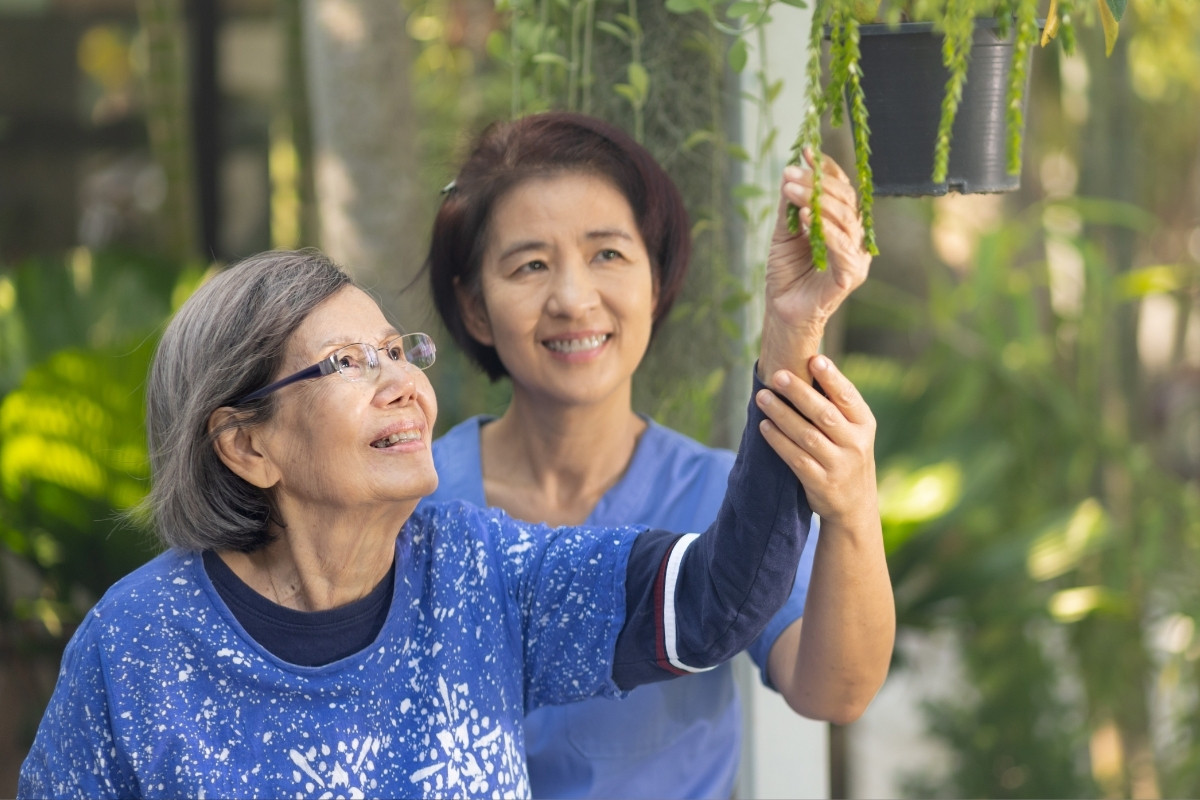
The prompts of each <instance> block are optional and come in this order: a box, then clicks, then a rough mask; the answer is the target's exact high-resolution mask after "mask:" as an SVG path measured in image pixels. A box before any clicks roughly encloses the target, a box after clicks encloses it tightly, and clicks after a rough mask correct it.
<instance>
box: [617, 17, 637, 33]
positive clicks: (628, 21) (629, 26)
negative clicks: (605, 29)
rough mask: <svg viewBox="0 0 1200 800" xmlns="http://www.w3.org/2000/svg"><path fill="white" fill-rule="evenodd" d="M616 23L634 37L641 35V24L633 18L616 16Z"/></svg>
mask: <svg viewBox="0 0 1200 800" xmlns="http://www.w3.org/2000/svg"><path fill="white" fill-rule="evenodd" d="M616 20H617V22H619V23H621V24H622V25H624V26H625V30H627V31H629V32H630V33H631V34H633V35H634V36H641V35H642V23H640V22H638V21H637V19H635V18H634V17H631V16H629V15H628V14H617V15H616Z"/></svg>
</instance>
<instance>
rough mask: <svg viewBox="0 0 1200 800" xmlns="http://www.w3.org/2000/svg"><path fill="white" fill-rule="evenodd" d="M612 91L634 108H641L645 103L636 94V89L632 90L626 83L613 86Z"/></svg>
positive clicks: (642, 98)
mask: <svg viewBox="0 0 1200 800" xmlns="http://www.w3.org/2000/svg"><path fill="white" fill-rule="evenodd" d="M613 91H614V92H616V93H617V94H619V95H620V96H621V97H624V98H625V99H626V100H628V101H629V103H630V105H632V106H633V107H634V108H641V107H642V104H643V103H644V102H645V98H644V97H642V96H641V95H639V94H638V92H637V89H634V88H633V87H632V86H630V85H629V84H628V83H618V84H616V85H614V86H613Z"/></svg>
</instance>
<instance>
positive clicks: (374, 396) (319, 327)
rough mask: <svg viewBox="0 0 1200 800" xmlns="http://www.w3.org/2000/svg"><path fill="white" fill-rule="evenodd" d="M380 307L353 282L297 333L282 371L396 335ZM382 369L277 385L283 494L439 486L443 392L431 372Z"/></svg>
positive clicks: (328, 504)
mask: <svg viewBox="0 0 1200 800" xmlns="http://www.w3.org/2000/svg"><path fill="white" fill-rule="evenodd" d="M396 333H397V331H396V329H395V328H394V327H393V326H392V325H390V324H389V323H388V321H387V320H386V319H385V318H384V316H383V313H382V312H381V311H380V310H379V306H377V305H376V304H375V301H374V300H372V299H371V298H370V297H369V296H368V295H367V294H365V293H364V292H363V291H361V290H360V289H357V288H354V287H347V288H344V289H342V290H340V291H339V292H338V293H337V294H335V295H333V296H332V297H330V298H329V299H328V300H326V301H325V302H323V303H322V304H321V305H319V306H317V308H316V309H314V310H313V312H312V313H311V314H309V316H308V318H307V319H305V320H304V322H303V323H302V324H301V325H300V327H299V328H298V329H297V330H296V332H295V333H294V334H293V335H292V338H291V340H290V341H289V343H288V348H287V357H286V359H285V363H284V365H283V367H282V369H281V370H280V375H279V376H276V377H280V376H283V375H287V374H290V373H291V372H294V371H296V370H299V369H303V368H304V367H306V366H308V365H309V364H313V363H315V362H317V361H318V360H320V359H321V358H324V357H326V356H328V355H329V354H331V353H332V352H333V351H335V350H337V349H338V348H339V347H344V346H345V345H348V344H352V343H355V342H364V343H367V344H370V345H374V346H376V347H378V346H380V345H382V344H383V343H384V342H385V341H387V340H388V339H390V338H391V337H393V336H395V335H396ZM379 362H380V367H379V370H378V372H376V373H375V374H374V375H373V376H367V377H364V378H363V379H361V380H358V381H353V382H352V381H347V380H345V379H344V378H343V377H342V376H341V375H340V374H336V373H335V374H331V375H326V376H324V377H321V378H316V379H313V380H308V381H302V382H300V383H297V384H294V385H292V386H288V387H286V388H284V389H281V390H280V391H279V392H278V397H277V399H276V402H277V403H278V411H277V413H276V414H275V416H274V417H273V418H272V420H271V422H269V423H268V424H267V425H266V426H264V427H265V430H262V431H260V435H262V436H263V440H264V450H265V451H266V454H267V455H268V457H269V458H270V459H271V460H272V463H273V464H274V466H275V470H276V474H277V475H278V482H277V483H276V485H275V486H274V490H275V491H276V492H277V493H279V496H278V498H277V499H278V500H279V501H280V502H281V503H288V502H289V501H290V502H293V503H299V504H300V505H301V506H305V505H308V504H316V505H318V506H320V507H321V508H322V509H323V510H326V511H327V510H331V509H337V508H346V509H351V508H353V507H356V506H362V505H367V504H372V503H377V502H390V501H398V500H409V499H412V500H418V499H420V498H421V497H424V496H425V495H428V494H430V493H431V492H432V491H433V490H434V489H436V488H437V473H436V472H435V471H434V467H433V454H432V450H431V448H430V445H431V443H432V440H433V425H434V421H435V420H436V418H437V400H436V398H435V397H434V393H433V387H432V386H431V385H430V383H429V379H428V378H427V377H426V376H425V373H424V372H422V371H421V370H419V369H417V368H416V367H414V366H411V365H409V364H407V363H406V362H402V361H401V362H397V361H392V360H391V359H389V358H382V357H381V358H380V359H379Z"/></svg>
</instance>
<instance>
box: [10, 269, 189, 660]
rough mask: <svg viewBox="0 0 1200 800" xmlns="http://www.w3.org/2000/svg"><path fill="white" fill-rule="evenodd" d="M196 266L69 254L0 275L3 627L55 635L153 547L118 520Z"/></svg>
mask: <svg viewBox="0 0 1200 800" xmlns="http://www.w3.org/2000/svg"><path fill="white" fill-rule="evenodd" d="M197 278H198V275H197V274H196V273H194V272H188V271H185V272H184V273H183V275H182V277H181V272H180V269H179V267H178V266H177V265H174V264H171V263H168V262H165V261H163V260H160V259H156V258H153V257H149V256H146V255H133V254H129V253H120V252H111V253H92V252H90V251H87V250H83V249H76V250H73V251H70V252H69V253H68V254H67V255H66V256H65V257H64V258H63V259H60V260H52V259H32V260H29V261H27V262H24V263H22V264H19V265H17V266H16V267H15V268H13V269H11V270H5V271H3V272H0V294H2V295H4V296H5V297H6V298H7V300H6V302H4V303H3V305H0V332H2V334H0V337H2V338H0V355H2V356H3V363H4V365H5V370H4V371H3V374H2V376H0V378H2V379H3V381H4V382H3V384H2V385H0V389H2V393H0V541H3V543H4V547H5V550H6V551H7V553H8V554H9V555H10V557H15V558H16V559H18V560H19V562H20V563H21V564H22V565H23V568H24V569H25V570H26V571H32V572H33V574H35V575H36V576H37V577H38V588H37V591H36V592H33V593H27V592H23V591H20V590H19V589H18V588H17V587H15V586H13V585H11V583H12V582H11V580H10V576H11V575H13V574H16V573H14V572H13V571H12V569H13V568H14V566H15V565H14V564H13V563H12V562H8V563H5V564H4V565H3V567H4V569H0V582H2V583H0V589H2V590H3V591H0V626H9V625H16V626H23V625H25V624H26V623H28V622H30V621H36V622H38V623H39V624H40V625H41V626H42V627H43V628H44V629H45V631H47V632H48V633H50V634H52V635H55V636H61V635H62V634H63V633H64V632H69V630H70V626H71V625H72V624H73V623H75V622H77V621H78V619H79V617H80V615H81V614H82V612H83V611H84V610H86V608H87V607H88V606H89V605H90V604H91V603H93V602H94V601H95V600H96V599H97V598H98V597H99V595H100V594H101V593H103V592H104V590H105V589H107V588H108V586H109V585H111V584H112V583H113V582H114V581H115V580H116V579H117V578H119V577H121V576H122V575H124V574H125V573H127V572H129V571H130V570H131V569H133V568H134V567H136V566H138V565H139V564H141V563H142V562H144V561H145V560H146V559H147V558H149V557H150V555H152V554H153V553H154V552H155V551H156V549H157V547H156V545H155V544H154V542H153V538H152V536H151V535H150V534H149V533H148V532H146V531H145V530H141V529H139V528H137V527H136V526H135V525H133V524H132V523H131V522H130V521H129V520H128V519H126V518H125V517H124V512H125V511H126V510H128V509H130V508H132V507H133V506H135V505H136V504H137V503H138V502H139V501H140V500H141V498H142V497H143V496H144V494H145V492H146V489H147V481H148V478H149V474H148V464H147V457H146V445H145V430H144V427H143V424H142V420H143V384H144V382H145V378H146V374H147V371H148V369H149V365H150V358H151V356H152V354H153V351H154V346H155V344H156V342H157V340H158V333H159V330H160V328H161V326H162V324H163V322H164V320H165V319H166V318H167V316H168V315H169V314H170V312H171V309H172V308H173V305H174V304H175V303H176V302H178V301H179V300H180V299H181V297H182V296H184V295H186V293H187V292H188V290H189V288H190V287H191V286H192V285H194V283H195V281H196V280H197Z"/></svg>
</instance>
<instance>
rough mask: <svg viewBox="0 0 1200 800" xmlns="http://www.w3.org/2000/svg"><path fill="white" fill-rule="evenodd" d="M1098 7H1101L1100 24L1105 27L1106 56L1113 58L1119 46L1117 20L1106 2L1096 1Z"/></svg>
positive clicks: (1102, 0)
mask: <svg viewBox="0 0 1200 800" xmlns="http://www.w3.org/2000/svg"><path fill="white" fill-rule="evenodd" d="M1096 5H1097V6H1099V7H1100V23H1101V24H1102V25H1103V26H1104V55H1106V56H1111V55H1112V51H1113V47H1114V46H1115V45H1116V44H1117V18H1116V17H1114V16H1113V13H1112V9H1111V8H1109V7H1108V3H1106V2H1105V1H1104V0H1096Z"/></svg>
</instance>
